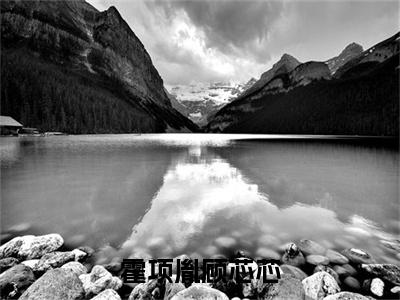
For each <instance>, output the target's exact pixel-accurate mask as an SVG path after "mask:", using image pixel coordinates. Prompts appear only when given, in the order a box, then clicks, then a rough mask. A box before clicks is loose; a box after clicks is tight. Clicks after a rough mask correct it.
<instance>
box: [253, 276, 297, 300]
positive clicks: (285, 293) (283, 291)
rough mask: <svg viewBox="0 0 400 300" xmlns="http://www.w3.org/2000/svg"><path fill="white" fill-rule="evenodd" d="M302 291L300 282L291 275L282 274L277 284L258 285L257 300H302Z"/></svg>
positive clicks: (260, 283)
mask: <svg viewBox="0 0 400 300" xmlns="http://www.w3.org/2000/svg"><path fill="white" fill-rule="evenodd" d="M304 295H305V294H304V289H303V285H302V283H301V281H300V280H299V279H297V278H295V277H293V276H291V275H287V274H283V275H282V278H281V279H280V280H278V282H277V283H263V282H262V281H259V284H258V299H264V300H278V299H279V300H282V299H291V300H303V299H304Z"/></svg>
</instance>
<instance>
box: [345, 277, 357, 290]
mask: <svg viewBox="0 0 400 300" xmlns="http://www.w3.org/2000/svg"><path fill="white" fill-rule="evenodd" d="M343 283H344V284H345V285H346V286H347V287H348V288H349V289H350V290H354V291H359V290H360V289H361V285H360V282H359V281H358V280H357V279H356V278H354V277H353V276H348V277H346V278H345V279H344V280H343Z"/></svg>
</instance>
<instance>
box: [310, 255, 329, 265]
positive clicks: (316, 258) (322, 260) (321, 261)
mask: <svg viewBox="0 0 400 300" xmlns="http://www.w3.org/2000/svg"><path fill="white" fill-rule="evenodd" d="M306 262H307V263H308V264H310V265H313V266H318V265H324V266H327V265H329V259H328V258H327V257H326V256H323V255H318V254H311V255H308V256H307V257H306Z"/></svg>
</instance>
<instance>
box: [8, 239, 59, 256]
mask: <svg viewBox="0 0 400 300" xmlns="http://www.w3.org/2000/svg"><path fill="white" fill-rule="evenodd" d="M63 243H64V240H63V238H62V237H61V235H59V234H56V233H52V234H47V235H41V236H34V235H25V236H22V237H15V238H13V239H12V240H11V241H9V242H7V243H5V244H4V245H2V246H1V247H0V258H6V257H16V258H19V259H21V260H28V259H34V258H40V257H42V256H43V255H44V254H46V253H49V252H53V251H55V250H57V249H58V248H60V247H61V246H62V245H63Z"/></svg>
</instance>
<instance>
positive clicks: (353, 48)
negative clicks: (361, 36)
mask: <svg viewBox="0 0 400 300" xmlns="http://www.w3.org/2000/svg"><path fill="white" fill-rule="evenodd" d="M363 51H364V49H363V47H362V46H361V45H360V44H357V43H354V42H353V43H350V44H348V45H347V46H346V47H345V48H344V49H343V51H342V52H341V54H340V55H343V54H344V53H349V52H352V53H361V52H363Z"/></svg>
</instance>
